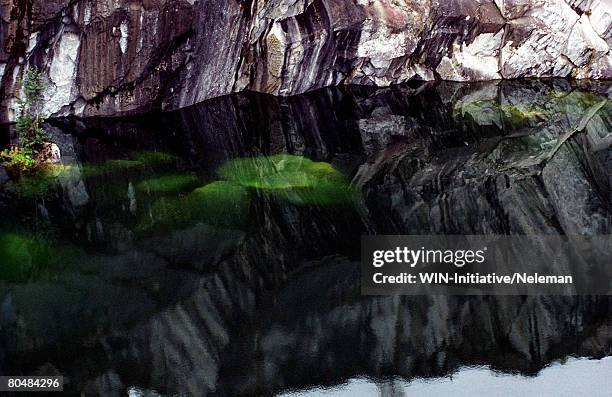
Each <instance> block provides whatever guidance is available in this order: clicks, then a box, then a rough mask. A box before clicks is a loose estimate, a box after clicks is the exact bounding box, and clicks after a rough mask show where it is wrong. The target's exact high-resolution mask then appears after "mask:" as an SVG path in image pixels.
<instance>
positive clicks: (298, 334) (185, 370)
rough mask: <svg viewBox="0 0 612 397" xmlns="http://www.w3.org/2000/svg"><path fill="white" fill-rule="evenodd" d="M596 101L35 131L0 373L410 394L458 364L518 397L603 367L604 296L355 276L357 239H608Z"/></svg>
mask: <svg viewBox="0 0 612 397" xmlns="http://www.w3.org/2000/svg"><path fill="white" fill-rule="evenodd" d="M610 97H612V85H611V84H607V83H588V84H587V83H582V84H580V85H575V84H574V85H572V84H570V83H568V82H567V81H524V82H505V83H503V84H497V85H496V84H472V85H460V84H450V83H449V84H447V83H445V84H438V85H424V86H420V87H407V86H403V87H393V88H389V89H380V90H372V89H369V88H350V89H349V88H344V89H329V90H323V91H318V92H315V93H312V94H308V95H303V96H298V97H292V98H286V99H278V98H273V97H268V96H263V95H256V94H243V95H236V96H232V97H225V98H220V99H215V100H212V101H209V102H206V103H204V104H201V105H198V106H195V107H192V108H190V109H186V110H183V111H180V112H175V113H170V114H166V115H148V116H146V117H139V118H132V119H130V118H127V119H96V120H52V121H50V123H49V125H48V126H47V127H48V131H49V134H50V136H51V137H52V139H53V140H54V141H55V142H56V143H57V144H58V145H59V147H60V149H61V151H62V164H61V165H55V166H50V167H48V168H47V169H46V170H45V171H44V172H42V173H40V174H39V175H37V176H33V177H28V178H24V179H23V180H21V181H20V182H18V183H12V182H11V183H9V184H8V185H6V184H5V185H4V186H3V187H2V188H1V190H2V192H1V193H0V216H1V218H0V219H1V220H0V261H1V263H2V267H1V268H0V372H1V373H2V374H11V375H18V374H23V375H34V374H62V375H64V376H65V377H66V379H67V382H68V384H67V385H66V390H67V392H68V393H70V394H81V393H83V394H85V395H126V394H127V393H128V391H130V392H131V394H132V395H155V394H154V392H158V393H164V394H170V395H174V394H177V393H178V394H181V395H194V396H203V395H222V396H225V395H232V396H233V395H271V394H278V393H289V392H295V391H299V390H307V389H312V390H314V391H315V392H316V391H317V390H318V391H320V392H325V390H327V391H329V389H326V388H328V387H333V386H337V385H339V384H342V383H344V382H347V381H349V384H348V386H346V388H347V389H346V390H345V391H346V392H347V393H349V395H350V394H352V395H355V394H382V395H400V394H398V393H399V391H397V390H396V389H395V388H394V387H389V382H390V381H391V380H392V381H393V382H400V383H402V382H403V383H402V384H405V385H409V386H410V385H412V386H411V387H416V388H417V390H418V391H419V395H427V393H428V390H429V391H430V392H431V393H434V390H430V389H419V388H418V387H420V386H419V385H420V383H419V382H423V379H428V378H432V379H434V381H433V383H432V385H442V386H443V385H444V383H443V382H445V380H444V379H448V378H443V379H441V380H438V381H435V379H437V378H439V377H447V376H448V375H450V374H453V373H455V374H456V375H457V377H458V379H463V378H461V377H460V375H461V374H464V372H462V371H464V368H467V367H474V366H484V368H488V369H491V370H493V371H500V372H503V373H506V374H510V375H508V376H509V377H508V378H507V382H508V383H507V384H508V385H510V386H512V385H517V386H518V385H519V384H520V382H521V381H520V379H525V378H524V376H536V377H538V376H540V377H541V378H542V379H544V375H542V374H545V373H546V371H547V370H548V369H544V368H545V367H547V366H548V365H550V364H551V363H557V364H555V365H559V363H564V362H566V361H567V360H568V359H569V360H570V361H571V360H574V359H573V358H570V357H584V358H595V359H601V358H603V357H605V356H608V355H611V354H612V298H610V297H597V296H586V297H585V296H582V297H567V296H565V297H561V296H538V297H503V296H495V297H487V296H481V297H475V296H474V297H470V296H463V297H442V296H417V297H414V296H413V297H407V296H394V297H366V296H361V294H360V286H359V265H358V261H359V250H360V246H359V243H360V236H361V235H363V234H441V233H447V234H588V235H596V234H611V230H610V229H611V226H612V225H611V220H612V209H611V204H612V201H611V191H610V184H611V182H612V179H611V176H612V174H611V173H612V152H611V151H610V148H609V146H610V144H611V143H612V134H611V133H612V102H611V101H610V99H609V98H610ZM606 362H608V361H606ZM478 368H481V367H478ZM551 368H552V367H551ZM567 368H568V369H567V371H569V372H568V373H569V374H570V375H571V374H572V373H574V372H572V371H573V370H572V369H571V368H574V367H569V366H568V367H567ZM606 368H609V367H606ZM543 369H544V371H542V370H543ZM551 370H552V369H551ZM457 371H459V372H457ZM576 371H577V370H576ZM587 371H589V370H588V369H587ZM604 372H605V371H604ZM575 373H579V372H575ZM592 373H593V374H595V375H593V378H594V379H593V380H592V382H591V383H592V384H595V385H597V382H600V381H603V379H602V376H600V377H599V378H598V377H597V376H596V375H597V374H598V373H601V371H600V372H597V371H593V372H592ZM518 374H520V375H521V376H518ZM462 376H463V375H462ZM505 376H506V375H505ZM355 379H357V380H359V379H362V380H363V379H366V380H367V382H366V383H368V384H370V385H374V386H373V388H368V387H361V388H357V389H351V387H353V386H354V385H353V383H351V382H355ZM467 379H470V378H467ZM535 379H539V378H535ZM547 379H548V378H547ZM439 382H442V383H439ZM468 383H473V382H468ZM376 385H378V386H376ZM555 385H557V386H555ZM534 387H535V389H534V388H532V389H531V391H532V392H533V391H534V390H535V391H536V392H538V393H541V394H543V395H546V394H551V395H564V394H563V393H562V391H563V390H561V389H559V386H558V383H556V382H554V381H552V382H548V383H546V384H545V386H542V385H541V384H535V386H534ZM555 387H557V389H555ZM605 387H606V386H605V385H604V384H603V383H602V389H598V388H597V387H595V388H594V389H592V390H595V391H602V390H605ZM313 388H314V389H313ZM408 391H409V390H408ZM593 395H594V394H593ZM601 395H605V392H604V393H603V394H601Z"/></svg>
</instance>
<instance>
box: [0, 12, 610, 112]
mask: <svg viewBox="0 0 612 397" xmlns="http://www.w3.org/2000/svg"><path fill="white" fill-rule="evenodd" d="M0 10H1V21H0V26H1V29H0V41H1V42H2V48H1V49H0V77H1V82H2V83H1V87H0V94H1V95H2V97H1V99H2V109H0V110H1V114H2V116H0V120H5V119H9V120H11V119H13V118H14V112H15V105H16V103H15V87H16V84H15V83H16V81H17V80H18V79H19V77H20V76H21V75H22V74H23V71H24V69H25V68H26V67H28V66H35V67H38V68H41V69H44V70H45V72H46V73H47V75H48V76H49V80H50V83H51V84H50V88H49V89H48V90H47V91H48V92H47V93H46V95H47V102H46V106H45V109H44V111H45V113H46V114H47V115H58V116H59V115H68V114H75V115H77V116H94V115H119V114H126V113H137V112H143V111H147V110H150V109H163V110H169V109H176V108H180V107H184V106H188V105H192V104H194V103H197V102H200V101H202V100H205V99H208V98H211V97H216V96H220V95H225V94H228V93H231V92H235V91H240V90H245V89H250V90H255V91H260V92H265V93H270V94H276V95H291V94H297V93H301V92H305V91H309V90H313V89H317V88H321V87H325V86H332V85H339V84H368V85H378V86H386V85H390V84H394V83H400V82H404V81H407V80H411V79H418V80H434V79H442V80H455V81H473V80H491V79H502V78H518V77H546V76H558V77H574V78H596V79H597V78H611V77H612V55H611V53H610V46H611V45H612V29H611V26H612V3H611V1H610V0H459V1H452V2H451V1H446V0H259V1H253V0H144V1H134V0H44V1H43V0H3V1H2V2H0Z"/></svg>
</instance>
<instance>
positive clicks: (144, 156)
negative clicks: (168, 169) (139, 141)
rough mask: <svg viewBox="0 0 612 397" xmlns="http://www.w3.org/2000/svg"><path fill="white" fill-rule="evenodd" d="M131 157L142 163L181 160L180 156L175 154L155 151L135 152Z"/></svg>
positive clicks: (163, 162) (164, 162)
mask: <svg viewBox="0 0 612 397" xmlns="http://www.w3.org/2000/svg"><path fill="white" fill-rule="evenodd" d="M130 158H131V159H132V160H134V161H137V162H139V163H141V164H166V163H172V162H176V161H178V160H179V157H178V156H175V155H173V154H170V153H164V152H155V151H142V152H133V153H131V154H130Z"/></svg>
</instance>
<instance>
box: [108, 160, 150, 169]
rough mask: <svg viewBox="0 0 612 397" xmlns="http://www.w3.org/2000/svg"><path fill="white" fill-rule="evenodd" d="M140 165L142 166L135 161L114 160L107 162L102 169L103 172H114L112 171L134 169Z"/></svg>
mask: <svg viewBox="0 0 612 397" xmlns="http://www.w3.org/2000/svg"><path fill="white" fill-rule="evenodd" d="M141 165H143V163H142V162H140V161H137V160H126V159H115V160H107V161H106V162H105V163H104V165H103V167H104V169H105V170H108V171H114V170H122V169H130V168H136V167H140V166H141Z"/></svg>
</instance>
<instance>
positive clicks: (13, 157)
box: [0, 147, 36, 177]
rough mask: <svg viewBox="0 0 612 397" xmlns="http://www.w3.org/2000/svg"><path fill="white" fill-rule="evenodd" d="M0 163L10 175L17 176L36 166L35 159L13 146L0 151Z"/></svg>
mask: <svg viewBox="0 0 612 397" xmlns="http://www.w3.org/2000/svg"><path fill="white" fill-rule="evenodd" d="M0 164H2V166H4V168H6V170H7V172H8V173H9V174H11V175H12V176H15V177H18V176H19V175H21V174H24V173H28V172H30V171H32V170H33V169H34V168H36V160H34V159H33V158H32V156H31V155H30V154H29V153H28V152H26V151H24V150H23V149H21V148H17V147H14V148H12V149H6V150H3V151H1V152H0Z"/></svg>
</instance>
